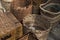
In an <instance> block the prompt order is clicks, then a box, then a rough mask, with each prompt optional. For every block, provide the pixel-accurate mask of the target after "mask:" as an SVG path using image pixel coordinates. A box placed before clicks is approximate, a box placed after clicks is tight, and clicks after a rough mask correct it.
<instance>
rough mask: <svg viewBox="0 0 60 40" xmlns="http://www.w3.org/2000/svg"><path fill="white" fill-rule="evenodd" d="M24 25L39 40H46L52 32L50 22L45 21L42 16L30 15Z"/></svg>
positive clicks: (25, 19)
mask: <svg viewBox="0 0 60 40" xmlns="http://www.w3.org/2000/svg"><path fill="white" fill-rule="evenodd" d="M23 25H24V26H25V27H26V28H28V29H29V31H31V32H32V33H34V34H35V35H36V37H37V39H39V40H46V39H47V36H48V34H49V32H50V30H51V28H52V27H51V26H53V24H52V25H50V23H49V21H47V20H45V19H43V18H42V17H41V16H40V15H36V14H30V15H28V16H26V17H25V18H24V19H23Z"/></svg>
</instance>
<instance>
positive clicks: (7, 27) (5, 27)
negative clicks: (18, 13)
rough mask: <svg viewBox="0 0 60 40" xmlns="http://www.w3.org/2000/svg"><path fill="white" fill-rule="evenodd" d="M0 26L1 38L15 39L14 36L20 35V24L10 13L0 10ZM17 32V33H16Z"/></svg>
mask: <svg viewBox="0 0 60 40" xmlns="http://www.w3.org/2000/svg"><path fill="white" fill-rule="evenodd" d="M7 20H8V21H7ZM0 27H1V28H0V39H1V40H16V39H17V38H16V37H21V36H22V25H21V24H20V23H19V21H18V20H17V19H16V18H15V17H14V16H13V15H11V14H10V16H8V15H6V14H5V13H2V12H0ZM17 29H18V30H17ZM18 32H19V34H17V33H18ZM17 35H19V36H17Z"/></svg>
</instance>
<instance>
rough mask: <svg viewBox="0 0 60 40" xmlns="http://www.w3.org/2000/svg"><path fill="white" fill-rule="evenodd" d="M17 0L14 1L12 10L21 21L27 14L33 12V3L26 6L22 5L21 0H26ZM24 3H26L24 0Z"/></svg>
mask: <svg viewBox="0 0 60 40" xmlns="http://www.w3.org/2000/svg"><path fill="white" fill-rule="evenodd" d="M20 1H21V0H18V1H17V0H15V1H14V2H13V3H12V7H11V9H12V10H11V11H12V13H13V14H14V15H15V16H16V18H17V19H18V20H19V21H21V20H22V19H23V18H24V17H25V16H26V15H28V14H31V13H32V5H31V3H30V4H28V5H27V4H26V6H24V7H21V6H20V4H21V2H23V1H24V0H22V1H21V2H20ZM22 4H25V3H24V2H23V3H22Z"/></svg>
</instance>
